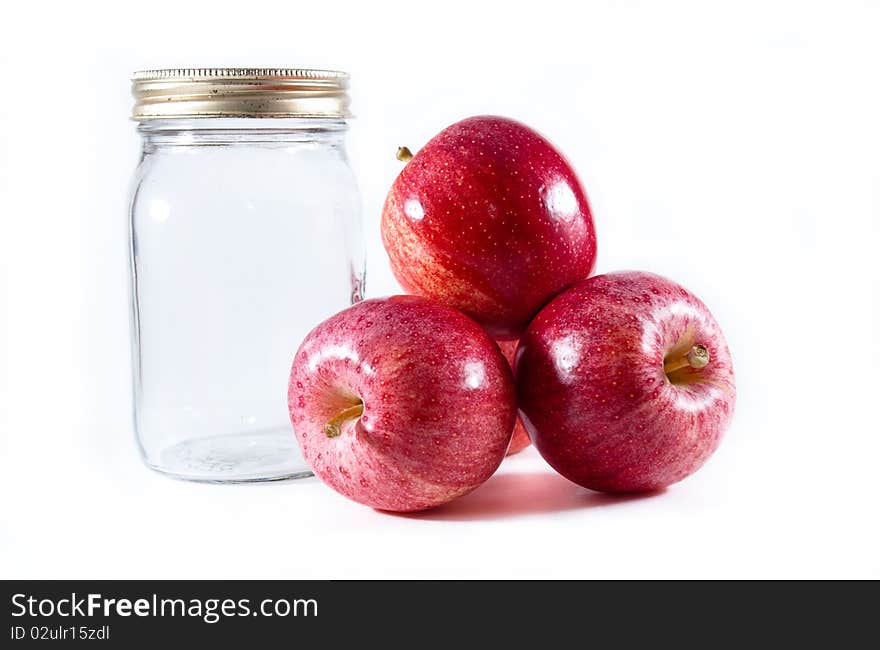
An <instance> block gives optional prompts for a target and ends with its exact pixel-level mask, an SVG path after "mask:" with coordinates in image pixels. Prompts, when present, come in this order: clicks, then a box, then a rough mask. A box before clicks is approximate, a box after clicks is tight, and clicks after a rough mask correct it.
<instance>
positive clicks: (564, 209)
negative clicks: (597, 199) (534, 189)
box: [546, 181, 578, 221]
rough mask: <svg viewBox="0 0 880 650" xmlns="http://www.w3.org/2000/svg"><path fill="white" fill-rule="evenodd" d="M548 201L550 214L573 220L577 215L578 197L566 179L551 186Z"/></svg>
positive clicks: (558, 217) (565, 219)
mask: <svg viewBox="0 0 880 650" xmlns="http://www.w3.org/2000/svg"><path fill="white" fill-rule="evenodd" d="M546 201H547V208H548V209H549V211H550V215H551V216H552V217H554V218H556V219H559V220H561V221H571V220H572V219H573V218H574V217H575V215H577V212H578V203H577V197H576V196H575V195H574V192H572V191H571V187H570V186H569V184H568V183H567V182H565V181H557V182H555V183H553V185H551V186H550V189H548V190H547V198H546Z"/></svg>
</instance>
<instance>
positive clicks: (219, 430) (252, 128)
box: [130, 118, 364, 481]
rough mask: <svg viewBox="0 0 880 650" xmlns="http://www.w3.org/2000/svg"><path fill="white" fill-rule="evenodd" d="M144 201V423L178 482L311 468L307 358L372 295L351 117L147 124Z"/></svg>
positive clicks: (148, 457)
mask: <svg viewBox="0 0 880 650" xmlns="http://www.w3.org/2000/svg"><path fill="white" fill-rule="evenodd" d="M138 130H139V132H140V133H141V136H142V138H143V153H142V157H141V161H140V164H139V165H138V168H137V172H136V175H135V182H134V189H133V193H132V201H131V214H130V216H131V222H130V226H131V230H130V233H131V271H132V329H133V332H134V336H133V359H134V364H133V367H134V421H135V431H136V437H137V441H138V444H139V447H140V451H141V454H142V456H143V459H144V461H145V463H146V464H147V465H148V466H149V467H151V468H153V469H156V470H158V471H160V472H164V473H166V474H170V475H173V476H175V477H178V478H185V479H192V480H202V481H256V480H271V479H278V478H287V477H295V476H303V475H308V474H309V470H308V467H307V466H306V465H305V463H304V461H303V460H302V457H301V455H300V452H299V448H298V446H297V443H296V440H295V438H294V435H293V430H292V427H291V425H290V421H289V417H288V412H287V378H288V375H289V372H290V365H291V361H292V360H293V356H294V354H295V352H296V349H297V347H298V345H299V343H300V342H301V341H302V339H303V338H304V337H305V335H306V334H307V333H308V332H309V331H310V330H311V328H313V327H314V326H315V325H316V324H318V323H319V322H320V321H322V320H323V319H325V318H327V317H328V316H330V315H331V314H333V313H335V312H337V311H339V310H340V309H343V308H345V307H347V306H348V305H350V304H351V303H352V302H355V301H357V300H359V299H360V297H361V295H362V291H363V280H364V252H363V242H362V234H361V223H360V199H359V196H358V192H357V187H356V185H355V180H354V177H353V175H352V172H351V170H350V168H349V165H348V162H347V158H346V154H345V149H344V136H345V132H346V124H345V121H344V120H327V119H320V120H319V119H315V118H285V119H266V118H258V119H257V118H233V119H229V118H224V119H215V118H200V119H189V120H171V119H161V120H152V121H146V122H143V123H142V124H141V125H140V126H139V129H138Z"/></svg>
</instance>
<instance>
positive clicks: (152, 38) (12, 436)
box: [0, 0, 880, 578]
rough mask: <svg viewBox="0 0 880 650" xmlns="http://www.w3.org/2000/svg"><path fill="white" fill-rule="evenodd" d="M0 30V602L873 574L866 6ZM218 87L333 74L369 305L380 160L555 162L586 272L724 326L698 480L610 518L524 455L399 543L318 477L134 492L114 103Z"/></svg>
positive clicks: (437, 7)
mask: <svg viewBox="0 0 880 650" xmlns="http://www.w3.org/2000/svg"><path fill="white" fill-rule="evenodd" d="M581 5H583V6H581ZM319 7H324V8H319ZM2 20H3V24H4V25H3V26H4V30H3V31H4V35H3V38H2V41H0V67H2V69H0V72H2V75H0V152H2V156H0V183H2V185H0V223H2V233H0V247H2V250H0V261H2V280H3V282H2V283H0V291H2V293H0V296H2V298H3V300H2V302H0V305H2V313H0V316H2V318H0V339H2V341H3V343H4V346H3V348H2V349H0V369H2V371H3V372H2V373H0V382H2V383H0V409H2V410H0V578H12V577H28V578H47V577H90V578H121V577H128V578H136V577H140V578H196V577H206V578H207V577H213V578H230V577H262V578H273V577H278V578H282V577H284V578H306V577H319V578H358V577H868V576H873V577H875V578H877V577H880V558H878V551H877V549H878V548H880V521H878V520H880V516H878V514H880V506H878V497H880V491H878V487H877V476H878V458H880V431H878V427H877V422H876V409H877V404H878V399H880V398H878V394H877V393H878V391H877V389H878V385H877V383H878V382H877V379H876V374H877V370H878V368H880V354H878V343H877V326H878V323H877V314H876V305H877V302H878V283H877V274H876V269H877V266H878V261H877V250H878V248H877V237H876V235H877V221H878V212H880V153H878V152H880V127H878V122H880V117H878V116H880V91H878V87H880V84H878V74H880V73H878V68H880V45H878V44H880V38H878V34H880V5H878V4H877V3H870V2H868V1H867V0H865V1H864V2H831V1H829V2H824V3H812V2H792V3H782V2H760V3H751V2H737V3H732V2H731V3H697V2H695V3H692V4H689V3H671V2H666V3H648V2H590V3H574V2H571V3H561V2H552V1H548V0H542V2H530V3H522V4H520V3H515V2H507V3H497V4H490V3H481V2H476V1H475V0H470V1H469V2H454V1H446V2H442V3H438V2H432V3H420V2H416V1H414V0H409V1H408V2H402V3H394V4H392V3H378V2H364V3H340V2H333V3H292V2H290V3H263V2H259V1H251V2H247V3H241V2H224V1H222V0H221V1H218V0H214V1H212V2H210V3H186V2H181V1H180V0H177V1H175V2H164V1H162V0H158V1H157V0H153V1H152V2H150V3H147V4H133V3H112V4H110V3H108V4H107V5H103V4H102V5H88V4H87V3H65V4H60V3H59V4H58V5H57V6H54V7H53V6H49V5H47V4H46V3H23V2H16V3H9V4H8V6H6V7H5V8H4V10H3V19H2ZM224 65H235V66H251V65H253V66H301V67H308V66H311V67H330V68H341V69H345V70H348V71H350V72H351V73H352V75H353V88H352V93H353V102H354V110H355V112H356V114H357V116H358V117H357V119H356V120H355V122H354V124H353V126H352V133H351V138H350V151H351V154H352V160H353V165H354V167H355V171H356V173H357V174H358V177H359V181H360V184H361V187H362V191H363V197H364V217H365V225H366V232H367V236H368V244H369V264H368V281H367V287H368V294H369V295H371V296H376V295H382V294H388V293H394V292H396V291H397V288H396V285H395V284H394V281H393V279H392V277H391V275H390V272H389V270H388V269H387V266H386V258H385V253H384V251H383V250H382V247H381V243H380V240H379V228H378V222H379V214H380V210H381V204H382V201H383V198H384V195H385V192H386V191H387V188H388V187H389V185H390V183H391V181H392V180H393V178H394V176H395V174H396V173H397V171H398V170H399V163H398V162H397V161H396V160H395V159H394V153H395V150H396V148H397V146H398V145H399V144H408V145H409V146H410V147H412V148H418V147H419V146H420V145H421V144H423V143H424V142H425V141H426V140H427V139H428V138H430V137H431V136H432V135H433V134H434V133H435V132H437V131H439V130H440V129H441V128H443V127H445V126H446V125H448V124H450V123H452V122H454V121H456V120H458V119H460V118H463V117H466V116H468V115H473V114H480V113H498V114H504V115H508V116H511V117H515V118H518V119H520V120H522V121H524V122H526V123H528V124H530V125H532V126H533V127H535V128H537V129H538V130H540V131H542V132H543V133H544V134H545V135H547V136H548V137H549V138H550V139H552V140H553V141H554V142H555V143H556V144H557V145H558V146H559V147H560V148H561V149H562V150H563V152H564V153H565V154H566V155H567V156H568V157H569V159H570V160H571V161H572V163H573V164H574V166H575V168H576V169H577V170H578V172H579V174H580V176H581V178H582V180H583V183H584V185H585V187H586V189H587V192H588V194H589V196H590V198H591V201H592V204H593V208H594V212H595V218H596V225H597V230H598V238H599V246H600V253H599V261H598V270H599V271H600V272H601V271H609V270H615V269H621V268H640V269H647V270H651V271H654V272H658V273H661V274H664V275H667V276H668V277H670V278H672V279H675V280H677V281H679V282H681V283H683V284H685V285H686V286H688V287H689V288H691V289H692V290H693V291H694V292H695V293H697V294H698V295H700V296H701V297H702V298H703V299H704V300H705V302H707V304H708V305H709V306H710V308H711V309H712V310H713V312H714V314H715V316H716V317H717V319H718V320H719V322H720V323H721V325H722V327H723V328H724V330H725V332H726V335H727V338H728V342H729V344H730V347H731V349H732V352H733V354H734V359H735V364H736V371H737V377H738V383H739V402H738V411H737V414H736V416H735V419H734V422H733V424H732V426H731V428H730V429H729V431H728V435H727V438H726V440H725V442H724V443H723V444H722V446H721V448H720V449H719V451H718V452H717V453H716V455H715V456H714V457H713V459H712V460H711V461H710V462H709V463H708V464H707V465H706V467H705V468H703V469H702V470H701V471H700V472H699V473H698V474H696V475H695V476H693V477H692V478H690V479H688V480H686V481H684V482H683V483H680V484H678V485H676V486H674V487H672V488H671V489H669V490H668V491H667V492H666V493H664V494H661V495H657V496H652V497H648V498H641V499H634V498H629V499H623V500H621V499H612V498H608V497H602V496H600V495H597V494H592V493H589V492H588V491H586V490H583V489H581V488H578V487H577V486H574V485H573V484H570V483H568V482H566V481H565V480H564V479H561V478H559V477H558V476H556V475H555V474H553V473H552V471H551V470H550V469H549V468H548V467H547V466H546V465H545V464H544V463H543V461H542V460H541V459H540V458H539V457H538V456H537V454H535V452H534V451H533V450H530V451H528V452H525V453H523V454H521V455H519V456H517V457H514V458H512V459H510V460H508V461H505V463H504V465H503V466H502V469H501V471H500V473H499V474H498V475H496V476H495V477H493V478H492V479H490V481H489V482H488V483H487V484H486V485H485V486H483V487H482V488H480V489H479V490H478V491H476V492H474V493H473V494H471V495H469V496H467V497H465V498H463V499H461V500H460V501H458V502H457V503H455V504H453V505H451V506H448V507H446V508H444V509H441V510H438V511H435V512H434V513H428V514H423V515H419V516H412V517H400V516H392V515H387V514H380V513H377V512H374V511H372V510H369V509H367V508H364V507H361V506H359V505H356V504H354V503H351V502H348V501H346V500H345V499H343V498H342V497H339V496H337V495H336V494H334V493H333V492H331V491H330V490H329V489H326V488H325V487H324V486H323V485H321V484H320V483H319V482H318V481H317V480H316V479H309V480H306V481H301V482H285V483H278V484H269V485H252V486H212V485H198V484H188V483H183V482H177V481H172V480H169V479H166V478H164V477H162V476H159V475H157V474H154V473H151V472H149V471H148V470H146V469H145V468H144V467H143V466H142V465H141V463H140V461H139V459H138V457H137V455H136V451H135V446H134V444H133V440H132V432H131V425H130V407H131V400H130V383H129V372H130V368H129V352H128V346H129V333H128V287H127V271H126V265H127V257H126V242H125V235H126V226H125V220H126V204H127V192H128V179H129V177H130V174H131V172H132V170H133V168H134V165H135V163H136V160H137V154H138V146H139V142H138V139H137V136H136V134H135V129H134V124H133V123H131V122H130V121H129V120H128V119H127V117H128V113H129V111H130V107H131V99H130V96H129V83H128V77H129V74H130V73H131V72H132V71H134V70H136V69H141V68H152V67H187V66H224Z"/></svg>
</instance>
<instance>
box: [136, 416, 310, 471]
mask: <svg viewBox="0 0 880 650" xmlns="http://www.w3.org/2000/svg"><path fill="white" fill-rule="evenodd" d="M146 463H147V466H148V467H150V468H151V469H154V470H156V471H157V472H160V473H162V474H166V475H168V476H171V477H173V478H178V479H182V480H186V481H199V482H203V483H252V482H257V481H279V480H282V479H293V478H305V477H308V476H313V474H312V472H311V471H310V470H309V469H308V467H307V466H306V464H305V462H304V461H303V460H302V454H301V453H300V450H299V445H297V442H296V439H295V438H294V437H293V433H292V432H291V431H290V429H288V428H283V429H282V428H279V429H272V430H269V431H256V432H248V433H237V434H231V435H223V436H212V437H209V438H197V439H195V440H186V441H184V442H180V443H178V444H176V445H172V446H171V447H167V448H166V449H164V450H162V451H161V452H160V454H159V458H158V462H157V463H153V462H150V460H146Z"/></svg>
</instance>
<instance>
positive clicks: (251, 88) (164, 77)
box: [131, 68, 351, 121]
mask: <svg viewBox="0 0 880 650" xmlns="http://www.w3.org/2000/svg"><path fill="white" fill-rule="evenodd" d="M347 91H348V75H347V74H346V73H345V72H338V71H335V70H302V69H297V68H178V69H168V70H144V71H141V72H135V73H134V76H133V77H132V83H131V92H132V94H133V95H134V98H135V104H134V109H133V110H132V119H134V120H137V121H145V120H156V119H173V118H192V117H270V118H271V117H275V118H278V117H318V118H347V117H351V114H350V113H349V98H348V92H347Z"/></svg>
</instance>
